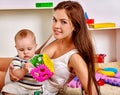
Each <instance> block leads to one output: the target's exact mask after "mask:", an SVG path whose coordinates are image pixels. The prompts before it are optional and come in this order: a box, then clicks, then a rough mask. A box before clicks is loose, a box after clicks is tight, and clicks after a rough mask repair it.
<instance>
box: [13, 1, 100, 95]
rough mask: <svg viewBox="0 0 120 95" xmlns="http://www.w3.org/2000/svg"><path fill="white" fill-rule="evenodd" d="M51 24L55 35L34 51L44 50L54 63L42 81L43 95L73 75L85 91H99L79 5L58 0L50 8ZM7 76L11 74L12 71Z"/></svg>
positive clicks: (93, 94) (91, 93) (89, 93)
mask: <svg viewBox="0 0 120 95" xmlns="http://www.w3.org/2000/svg"><path fill="white" fill-rule="evenodd" d="M52 28H53V36H54V38H55V39H54V40H53V41H51V42H49V44H46V43H45V44H44V45H43V46H42V50H41V48H40V49H38V51H36V52H37V53H40V51H41V53H46V54H47V55H48V56H49V57H50V58H51V59H52V61H53V63H54V67H55V74H54V75H53V76H52V78H51V79H49V80H48V81H45V82H44V92H43V95H56V94H57V92H58V90H59V89H60V88H62V87H63V86H64V85H65V84H66V83H67V82H68V81H70V80H71V78H73V77H74V76H75V75H77V76H78V78H79V80H80V82H81V85H82V88H83V89H84V92H85V95H99V90H98V87H97V84H96V80H95V76H94V75H95V70H94V49H93V45H92V40H91V36H90V34H89V33H90V32H89V31H88V29H87V26H86V21H85V17H84V11H83V8H82V6H81V5H80V4H79V3H78V2H75V1H62V2H60V3H59V4H58V5H57V6H56V7H55V8H54V14H53V24H52ZM11 76H12V77H11V79H12V78H13V77H14V78H15V76H13V75H12V73H11ZM46 93H49V94H46ZM50 93H51V94H50ZM53 93H54V94H53Z"/></svg>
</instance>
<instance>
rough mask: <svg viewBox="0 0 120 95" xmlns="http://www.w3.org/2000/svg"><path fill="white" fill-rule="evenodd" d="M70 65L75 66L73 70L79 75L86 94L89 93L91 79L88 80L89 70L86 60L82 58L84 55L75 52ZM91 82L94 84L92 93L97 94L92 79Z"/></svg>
mask: <svg viewBox="0 0 120 95" xmlns="http://www.w3.org/2000/svg"><path fill="white" fill-rule="evenodd" d="M69 67H70V68H73V71H74V72H75V74H76V75H77V76H78V78H79V80H80V83H81V85H82V87H83V89H84V91H85V95H89V94H88V88H87V84H88V81H89V80H88V74H89V72H88V69H87V65H86V63H85V61H84V60H83V59H82V57H81V56H80V55H79V54H73V55H72V56H71V58H70V62H69ZM91 84H92V87H91V88H92V95H97V91H96V88H95V86H94V84H93V82H92V81H91Z"/></svg>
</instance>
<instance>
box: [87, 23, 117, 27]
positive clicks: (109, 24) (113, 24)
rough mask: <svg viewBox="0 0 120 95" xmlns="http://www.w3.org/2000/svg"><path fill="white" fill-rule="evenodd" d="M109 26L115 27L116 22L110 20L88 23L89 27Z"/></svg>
mask: <svg viewBox="0 0 120 95" xmlns="http://www.w3.org/2000/svg"><path fill="white" fill-rule="evenodd" d="M111 27H116V24H115V23H112V22H105V23H95V24H90V25H89V28H111Z"/></svg>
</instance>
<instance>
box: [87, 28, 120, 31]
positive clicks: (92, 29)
mask: <svg viewBox="0 0 120 95" xmlns="http://www.w3.org/2000/svg"><path fill="white" fill-rule="evenodd" d="M114 29H115V30H117V29H120V27H111V28H88V30H91V31H94V30H114Z"/></svg>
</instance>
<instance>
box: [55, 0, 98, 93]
mask: <svg viewBox="0 0 120 95" xmlns="http://www.w3.org/2000/svg"><path fill="white" fill-rule="evenodd" d="M58 9H65V10H66V14H67V16H68V17H69V19H70V20H71V22H72V24H73V25H74V27H75V29H74V31H73V35H72V39H73V41H74V45H75V47H76V49H77V50H78V51H79V55H80V56H81V57H82V58H83V59H84V61H85V62H86V64H87V68H88V72H89V74H88V84H87V89H88V93H89V95H92V88H91V87H92V84H91V82H93V83H94V84H95V87H96V90H97V92H98V95H99V89H98V86H97V82H96V80H95V66H94V65H95V64H94V63H95V60H94V48H93V44H92V39H91V35H90V32H89V31H88V28H87V25H86V21H85V16H84V10H83V8H82V6H81V5H80V4H79V3H78V2H76V1H62V2H60V3H59V4H58V5H57V6H56V7H55V8H54V10H58Z"/></svg>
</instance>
